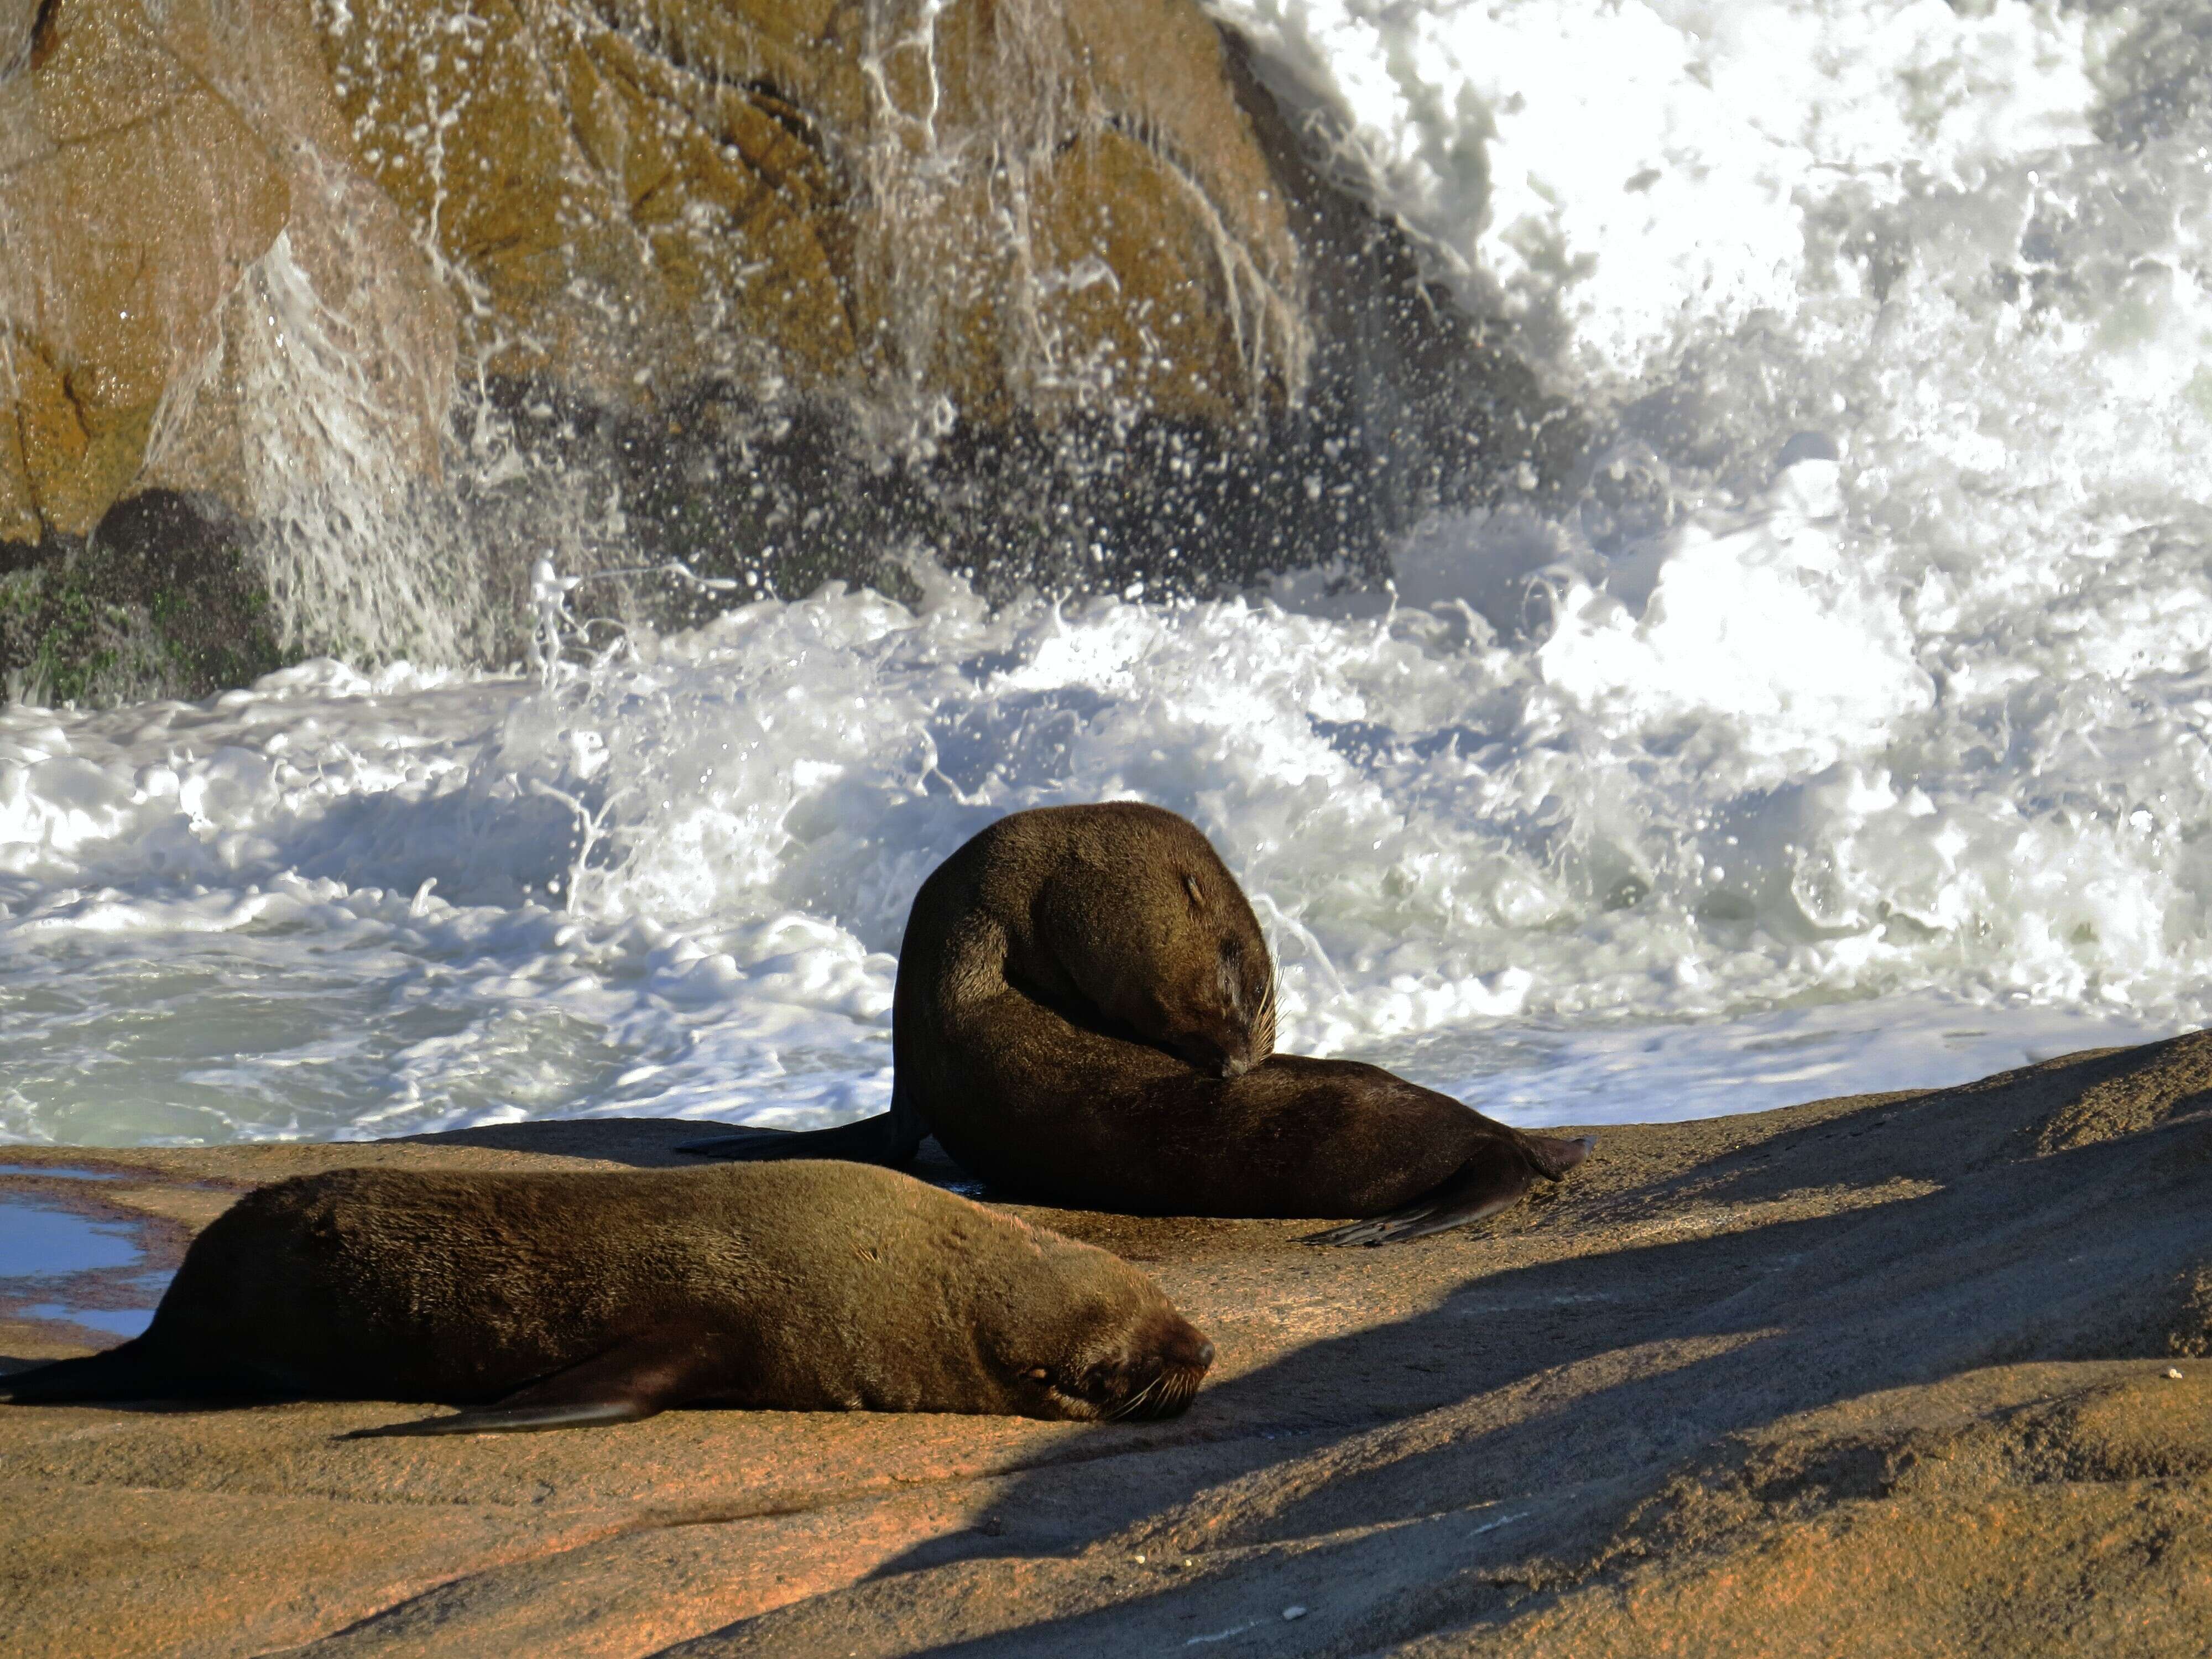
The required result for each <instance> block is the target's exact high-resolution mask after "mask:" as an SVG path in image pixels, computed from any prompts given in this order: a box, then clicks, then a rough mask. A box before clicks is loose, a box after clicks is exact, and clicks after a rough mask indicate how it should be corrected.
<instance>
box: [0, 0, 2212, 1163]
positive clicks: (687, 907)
mask: <svg viewBox="0 0 2212 1659" xmlns="http://www.w3.org/2000/svg"><path fill="white" fill-rule="evenodd" d="M1218 9H1219V11H1220V12H1221V14H1222V15H1224V16H1225V17H1226V18H1227V19H1228V20H1229V21H1231V22H1233V23H1235V24H1236V25H1237V26H1238V27H1240V28H1242V29H1243V30H1244V31H1245V32H1246V33H1248V34H1249V36H1250V37H1251V38H1252V39H1253V40H1255V42H1256V44H1257V49H1258V51H1259V53H1260V68H1261V72H1262V73H1263V75H1264V76H1266V77H1267V80H1268V81H1269V82H1270V84H1271V85H1273V87H1274V88H1276V89H1277V91H1278V92H1279V94H1281V95H1282V96H1284V97H1285V99H1286V100H1288V101H1289V102H1290V103H1291V106H1293V107H1294V108H1296V109H1297V110H1299V111H1301V112H1303V113H1304V118H1305V119H1306V120H1307V121H1308V122H1309V124H1310V126H1311V129H1312V131H1313V132H1314V133H1315V135H1316V142H1317V143H1326V144H1328V145H1330V146H1333V147H1334V154H1335V155H1336V157H1337V165H1338V167H1340V170H1341V171H1342V172H1344V173H1346V174H1348V175H1351V176H1352V177H1355V178H1356V179H1358V180H1359V181H1360V182H1361V183H1362V185H1363V186H1364V188H1367V189H1369V190H1370V191H1373V192H1374V193H1375V195H1376V197H1377V199H1378V200H1380V201H1381V202H1382V203H1383V204H1385V205H1386V206H1388V207H1389V208H1390V209H1391V210H1394V211H1395V212H1397V213H1399V214H1400V215H1401V216H1403V217H1404V218H1405V219H1406V220H1407V222H1409V223H1410V224H1411V225H1412V226H1413V227H1414V228H1416V229H1417V230H1418V231H1419V233H1420V234H1422V235H1423V236H1424V237H1425V239H1426V240H1427V242H1428V244H1429V246H1431V249H1432V251H1433V253H1434V256H1435V258H1437V261H1438V264H1439V268H1440V269H1443V270H1449V271H1452V272H1455V273H1456V277H1455V280H1457V281H1459V282H1460V283H1462V284H1463V286H1464V289H1465V292H1466V293H1467V295H1468V297H1469V298H1470V300H1479V301H1486V302H1490V303H1494V304H1496V305H1498V306H1503V307H1506V308H1507V309H1508V310H1509V311H1510V313H1511V314H1513V315H1514V316H1515V317H1516V318H1517V319H1519V323H1520V326H1521V330H1522V341H1523V344H1524V347H1525V349H1528V350H1530V351H1531V352H1534V353H1536V354H1538V355H1539V356H1541V359H1542V361H1543V362H1545V363H1546V364H1547V372H1548V373H1550V374H1552V375H1553V377H1554V378H1555V380H1557V382H1558V383H1559V385H1560V386H1561V387H1562V388H1563V389H1565V390H1568V391H1570V392H1571V393H1572V394H1573V396H1574V397H1575V398H1577V401H1578V402H1580V403H1581V404H1583V405H1584V406H1585V407H1590V408H1595V409H1596V410H1600V411H1601V414H1602V415H1603V416H1605V420H1604V422H1602V424H1603V425H1604V428H1605V430H1606V434H1607V435H1606V436H1605V437H1604V439H1603V440H1602V441H1601V442H1600V444H1599V445H1598V446H1597V447H1595V449H1594V451H1593V453H1591V455H1590V456H1589V459H1588V467H1587V471H1588V478H1587V488H1586V489H1583V491H1582V492H1581V495H1580V498H1579V500H1578V501H1577V503H1576V505H1575V506H1574V507H1573V508H1572V510H1571V511H1570V512H1568V513H1565V514H1564V515H1562V516H1552V517H1546V516H1542V515H1541V514H1539V513H1536V512H1534V511H1533V510H1529V509H1525V508H1510V507H1509V508H1504V509H1500V510H1498V511H1496V512H1493V513H1486V514H1477V515H1466V516H1460V517H1455V518H1450V519H1446V520H1438V521H1437V522H1434V523H1431V524H1430V525H1428V526H1425V527H1424V528H1423V529H1422V530H1421V531H1420V532H1419V533H1418V534H1417V535H1415V536H1414V537H1413V538H1412V540H1411V541H1410V542H1409V544H1407V546H1406V547H1404V548H1403V549H1402V550H1401V552H1400V554H1399V557H1398V560H1397V571H1398V580H1397V589H1396V592H1395V596H1365V597H1358V596H1354V597H1349V598H1347V597H1343V596H1337V597H1331V596H1329V595H1328V593H1327V592H1326V591H1325V589H1326V585H1325V584H1324V583H1322V581H1321V580H1319V579H1318V578H1315V577H1310V576H1308V577H1301V578H1286V579H1284V580H1281V581H1279V583H1278V584H1277V586H1276V587H1275V589H1274V590H1273V592H1272V593H1270V594H1268V595H1266V596H1260V595H1254V596H1250V597H1249V598H1247V599H1243V600H1232V601H1228V602H1224V603H1218V604H1206V605H1188V604H1186V605H1173V606H1163V605H1144V604H1140V603H1134V602H1130V601H1127V600H1112V599H1109V600H1100V601H1097V602H1094V603H1091V604H1089V605H1083V606H1079V607H1059V606H1054V605H1050V604H1048V603H1045V602H1042V601H1028V602H1021V603H1016V604H1014V605H1009V606H1007V607H1006V608H1005V609H1003V610H1001V611H998V612H995V613H993V612H988V611H986V610H985V609H984V608H983V607H982V606H981V605H979V604H978V603H977V602H976V601H975V599H973V598H972V596H970V595H969V593H968V592H966V591H965V590H964V589H963V588H962V587H961V586H959V585H958V584H957V583H955V582H952V581H950V580H946V579H944V578H941V577H939V576H936V575H934V574H933V573H931V572H929V571H928V570H927V568H920V567H917V568H916V575H917V579H918V580H921V583H922V586H923V587H924V588H925V590H926V592H927V598H926V599H925V601H924V602H923V603H922V604H921V605H919V606H918V607H916V608H915V609H913V610H908V609H906V608H903V607H902V606H900V605H896V604H894V603H892V602H890V600H887V599H882V598H880V597H878V596H876V595H873V594H871V593H865V592H848V591H845V590H843V589H841V588H836V587H834V586H833V587H831V588H829V589H825V590H824V591H823V592H821V593H819V594H817V595H816V596H815V597H814V598H812V599H806V600H804V601H800V602H796V603H782V602H763V603H760V604H756V605H750V606H748V607H746V608H744V609H743V610H741V611H736V612H734V613H732V615H730V616H728V617H725V618H724V619H723V620H721V621H720V622H719V623H715V624H714V625H712V626H710V627H708V628H705V629H700V630H698V631H697V632H696V633H692V634H688V635H677V636H669V637H657V636H655V635H652V634H650V633H647V632H644V631H639V632H636V633H634V634H633V635H630V636H629V638H628V639H627V640H625V641H621V642H620V643H619V644H618V645H616V646H610V644H609V642H608V641H605V640H601V641H596V642H595V643H596V645H597V646H598V647H599V648H598V649H595V650H593V651H591V652H579V651H577V650H575V649H574V648H573V647H571V648H570V650H569V652H568V663H567V665H561V664H560V663H559V661H558V660H557V657H556V653H553V652H551V651H550V650H547V651H543V652H541V653H540V659H539V660H540V665H541V671H540V672H538V673H537V674H532V675H528V676H489V675H464V674H455V673H433V672H423V671H415V670H411V669H409V668H407V667H406V666H404V665H398V666H395V667H392V668H391V669H387V670H386V671H381V672H380V673H379V674H377V675H375V676H374V677H370V676H364V675H362V674H360V673H357V672H355V671H351V670H349V669H344V668H340V667H338V666H336V665H331V664H328V663H319V664H311V665H307V666H305V667H302V668H300V669H295V670H292V671H288V672H287V673H284V674H281V675H277V676H274V677H271V678H269V679H266V680H264V681H263V682H262V683H261V684H259V685H258V686H256V687H255V688H253V689H252V690H251V691H246V692H236V693H232V694H229V695H228V696H224V697H222V698H220V699H217V700H216V702H214V703H212V704H210V705H207V706H204V707H200V708H185V707H182V706H179V705H173V704H158V705H142V706H139V707H136V708H126V709H123V710H119V711H115V712H112V713H107V714H55V713H50V712H46V711H39V710H31V709H24V708H16V709H12V710H9V711H6V712H5V714H0V1007H4V1011H5V1018H4V1021H0V1031H4V1033H5V1036H4V1038H0V1041H4V1043H5V1045H6V1049H5V1052H6V1054H7V1058H8V1060H9V1064H8V1065H7V1066H6V1067H5V1069H4V1071H0V1134H5V1135H7V1136H9V1137H12V1138H18V1139H49V1140H56V1141H82V1142H115V1141H131V1140H149V1139H222V1138H226V1137H230V1136H235V1135H241V1134H256V1135H267V1134H279V1135H306V1136H346V1135H368V1134H386V1133H403V1132H406V1131H410V1130H419V1129H425V1128H431V1127H445V1126H453V1125H459V1124H465V1123H472V1122H481V1121H500V1120H511V1119H515V1118H520V1117H526V1116H535V1115H557V1114H563V1113H575V1112H585V1111H592V1112H599V1111H623V1112H651V1113H660V1114H677V1115H692V1116H717V1117H723V1118H731V1119H735V1118H739V1117H750V1118H752V1119H754V1120H756V1121H770V1122H776V1123H781V1124H788V1125H801V1126H803V1125H808V1124H815V1123H822V1122H828V1121H836V1120H838V1119H841V1118H844V1117H848V1116H852V1115H858V1114H860V1113H864V1112H867V1111H872V1110H877V1109H881V1108H882V1107H883V1106H884V1104H885V1103H887V1101H888V1097H889V1083H890V1045H889V1007H890V990H891V983H892V975H893V970H894V967H895V962H894V954H895V952H896V949H897V945H898V937H899V931H900V928H901V926H902V922H903V920H904V914H905V909H906V906H907V904H908V902H910V900H911V897H912V896H913V893H914V890H915V887H916V886H917V885H918V884H920V882H921V878H922V877H923V876H924V875H925V874H926V873H927V872H928V870H929V869H930V868H932V867H933V866H934V865H935V864H936V862H937V861H938V860H940V859H941V858H943V857H944V856H945V854H948V853H950V852H951V850H952V849H953V848H955V847H957V845H958V844H959V843H960V842H961V841H962V840H963V839H964V838H965V837H966V836H969V835H970V834H972V833H973V832H974V831H975V829H979V828H981V826H982V825H983V824H984V823H987V822H989V821H990V820H991V819H992V818H993V817H996V816H997V815H999V814H1000V813H1002V812H1005V811H1012V810H1015V809H1018V808H1020V807H1023V806H1027V805H1042V804H1048V803H1053V802H1059V801H1066V800H1080V799H1098V798H1102V797H1107V796H1114V795H1133V796H1139V797H1142V798H1144V799H1150V800H1154V801H1157V802H1158V803H1160V804H1162V805H1166V806H1170V807H1172V808H1174V809H1176V810H1177V811H1182V812H1185V813H1188V815H1189V816H1191V817H1194V819H1195V820H1197V822H1198V823H1200V825H1201V826H1202V827H1203V828H1204V829H1206V832H1207V833H1208V834H1209V835H1211V836H1212V837H1213V838H1214V839H1215V841H1216V842H1217V843H1218V845H1219V846H1220V847H1221V848H1222V850H1223V852H1224V854H1225V856H1227V858H1228V859H1229V860H1230V862H1231V866H1233V867H1235V868H1236V869H1237V871H1238V872H1239V873H1240V874H1241V876H1242V877H1243V879H1244V881H1245V883H1246V884H1247V886H1248V888H1249V890H1250V891H1251V892H1252V894H1253V896H1254V899H1255V906H1256V908H1257V909H1258V911H1259V914H1260V915H1261V920H1262V921H1263V923H1264V924H1265V925H1266V926H1267V928H1268V930H1269V932H1270V933H1271V936H1272V938H1273V942H1274V945H1275V947H1276V950H1277V952H1278V956H1279V961H1280V962H1281V964H1282V968H1283V980H1284V987H1283V995H1282V1006H1281V1013H1282V1016H1283V1032H1282V1035H1283V1043H1284V1046H1285V1048H1291V1049H1295V1050H1303V1051H1306V1052H1322V1053H1342V1054H1356V1055H1358V1056H1361V1057H1364V1058H1370V1059H1374V1060H1379V1061H1381V1062H1383V1063H1384V1064H1388V1065H1391V1066H1395V1067H1396V1068H1399V1069H1401V1070H1403V1071H1405V1072H1406V1073H1407V1074H1409V1075H1411V1076H1413V1077H1415V1078H1417V1079H1420V1080H1422V1081H1425V1082H1428V1083H1431V1084H1433V1085H1438V1086H1443V1087H1446V1088H1449V1089H1451V1090H1453V1091H1455V1092H1458V1093H1460V1094H1462V1096H1463V1097H1467V1098H1469V1099H1471V1100H1473V1101H1474V1102H1476V1103H1479V1104H1481V1105H1483V1106H1484V1107H1485V1108H1486V1109H1492V1110H1494V1111H1498V1112H1499V1113H1500V1114H1501V1115H1506V1116H1509V1117H1511V1118H1514V1119H1516V1121H1522V1122H1530V1123H1537V1122H1565V1121H1575V1122H1592V1121H1605V1120H1607V1119H1621V1118H1634V1117H1653V1116H1666V1115H1692V1114H1697V1113H1702V1112H1710V1111H1719V1110H1729V1109H1746V1108H1752V1107H1760V1106H1768V1105H1774V1104H1779V1103H1784V1102H1787V1101H1790V1100H1795V1099H1803V1098H1808V1097H1813V1096H1815V1095H1819V1094H1823V1093H1836V1092H1843V1091H1854V1090H1864V1089H1877V1088H1885V1087H1900V1086H1907V1085H1914V1084H1928V1083H1936V1082H1942V1081H1947V1080H1951V1079H1957V1078H1961V1077H1965V1076H1970V1075H1973V1074H1976V1073H1980V1072H1984V1071H1988V1070H1991V1069H1995V1068H1996V1067H1997V1066H2002V1065H2007V1064H2015V1063H2018V1062H2019V1061H2021V1060H2023V1059H2024V1058H2027V1057H2028V1056H2029V1055H2031V1054H2046V1053H2053V1052H2058V1051H2062V1050H2063V1049H2065V1048H2073V1047H2084V1046H2090V1045H2092V1044H2097V1043H2106V1042H2124V1041H2130V1040H2134V1039H2136V1038H2138V1037H2142V1036H2150V1035H2157V1034H2162V1033H2165V1032H2167V1031H2171V1030H2176V1029H2179V1028H2181V1027H2183V1026H2186V1025H2192V1024H2198V1023H2201V1022H2202V1021H2203V1020H2204V1019H2205V1018H2206V1017H2207V1005H2208V1002H2212V991H2208V988H2207V987H2208V986H2212V914H2208V897H2212V866H2208V860H2207V854H2206V851H2205V848H2207V847H2208V846H2212V750H2208V747H2207V743H2206V737H2207V732H2208V728H2212V574H2208V573H2212V560H2208V550H2212V547H2209V546H2208V544H2212V512H2208V509H2207V508H2206V507H2205V505H2204V503H2205V502H2206V501H2207V500H2208V499H2212V460H2208V459H2207V457H2208V456H2212V441H2209V440H2212V430H2208V427H2212V283H2208V279H2207V275H2206V248H2205V244H2204V238H2205V232H2204V226H2205V225H2206V224H2207V223H2208V222H2212V221H2208V216H2207V209H2208V207H2212V202H2208V197H2212V171H2208V164H2207V156H2208V153H2212V121H2208V119H2207V118H2206V117H2205V116H2204V115H2203V114H2200V113H2199V112H2197V99H2198V94H2197V87H2196V82H2192V81H2190V80H2189V79H2188V76H2187V73H2185V71H2186V70H2187V67H2188V66H2187V64H2186V63H2183V62H2181V61H2180V59H2179V58H2177V55H2176V54H2173V53H2172V52H2159V51H2154V50H2151V49H2149V47H2148V46H2146V44H2145V40H2144V37H2143V35H2142V31H2143V30H2145V29H2148V27H2150V25H2149V24H2147V23H2144V22H2142V21H2141V20H2140V19H2139V18H2138V17H2137V16H2136V14H2134V13H2132V12H2128V11H2113V12H2108V13H2101V14H2099V15H2089V14H2087V13H2086V12H2083V11H2080V10H2071V9H2057V8H2054V7H2050V6H2030V5H2026V4H2020V3H2012V0H1995V3H1989V4H1984V5H1978V6H1967V5H1961V6H1960V8H1958V9H1955V10H1954V9H1952V8H1950V7H1948V6H1945V5H1943V4H1941V3H1938V0H1918V3H1911V4H1906V3H1897V0H1887V3H1884V0H1876V3H1866V0H1854V3H1851V4H1850V5H1844V4H1841V3H1832V4H1831V3H1817V0H1740V3H1733V4H1727V5H1720V4H1708V5H1704V6H1696V5H1691V4H1686V3H1674V0H1645V3H1641V4H1638V3H1627V4H1617V3H1600V0H1485V3H1483V4H1480V5H1450V4H1443V3H1431V4H1427V5H1413V4H1408V3H1404V0H1390V3H1385V0H1361V3H1354V0H1333V3H1314V4H1310V5H1299V4H1292V3H1275V0H1271V3H1260V0H1237V3H1234V4H1231V3H1224V4H1222V5H1221V6H1220V7H1219V8H1218ZM2191 15H2197V14H2195V13H2192V14H2191ZM2205 22H2212V9H2207V10H2206V11H2205V12H2204V13H2203V15H2202V16H2201V18H2200V23H2205ZM2153 94H2155V95H2153ZM563 580H565V579H564V578H562V577H560V576H559V575H558V574H557V573H556V572H555V571H553V570H552V569H551V568H550V567H549V568H546V569H545V570H544V571H543V572H541V583H540V592H539V602H540V605H541V611H544V613H545V616H546V617H550V622H551V623H552V624H554V625H555V626H554V637H555V638H556V639H557V636H558V633H559V629H558V626H557V624H558V623H559V622H560V616H559V614H558V613H559V611H560V607H561V603H562V594H563V590H562V586H561V583H562V581H563ZM548 584H550V586H548Z"/></svg>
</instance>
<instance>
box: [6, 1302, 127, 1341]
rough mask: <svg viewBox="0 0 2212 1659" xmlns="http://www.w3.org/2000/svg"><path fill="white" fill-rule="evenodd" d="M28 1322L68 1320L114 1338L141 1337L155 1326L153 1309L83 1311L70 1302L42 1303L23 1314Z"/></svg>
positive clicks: (83, 1309)
mask: <svg viewBox="0 0 2212 1659" xmlns="http://www.w3.org/2000/svg"><path fill="white" fill-rule="evenodd" d="M23 1317H24V1318H26V1319H57V1320H65V1321H67V1322H69V1323H70V1324H72V1325H82V1326H84V1327H85V1328H88V1329H89V1330H95V1331H106V1332H107V1333H108V1334H111V1335H113V1336H137V1335H140V1334H143V1332H144V1331H145V1329H146V1328H147V1327H148V1326H149V1325H150V1324H152V1323H153V1322H154V1310H152V1309H151V1308H80V1307H76V1306H75V1305H73V1304H70V1303H66V1302H40V1303H37V1304H34V1305H33V1306H31V1307H28V1308H26V1309H24V1310H23Z"/></svg>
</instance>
